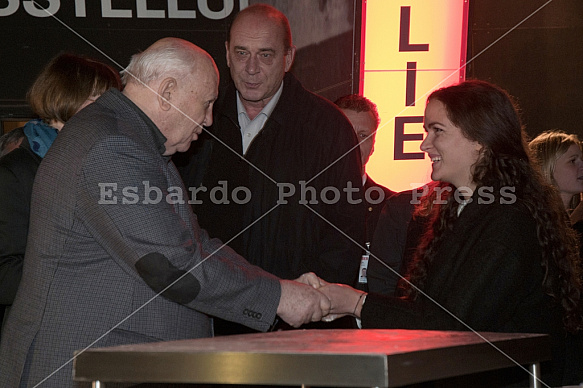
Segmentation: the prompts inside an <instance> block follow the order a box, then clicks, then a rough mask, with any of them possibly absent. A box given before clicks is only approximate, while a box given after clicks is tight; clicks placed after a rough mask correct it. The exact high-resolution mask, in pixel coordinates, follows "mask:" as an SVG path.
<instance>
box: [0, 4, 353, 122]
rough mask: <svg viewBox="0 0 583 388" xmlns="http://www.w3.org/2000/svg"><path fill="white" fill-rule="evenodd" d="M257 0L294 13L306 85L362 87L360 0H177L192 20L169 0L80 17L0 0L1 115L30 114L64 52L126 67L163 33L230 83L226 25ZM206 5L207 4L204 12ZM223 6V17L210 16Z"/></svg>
mask: <svg viewBox="0 0 583 388" xmlns="http://www.w3.org/2000/svg"><path fill="white" fill-rule="evenodd" d="M259 2H263V3H268V4H272V5H274V6H275V7H277V8H278V9H280V10H281V11H283V12H284V13H285V14H286V15H287V16H288V18H289V20H290V24H291V28H292V33H293V38H294V43H295V44H296V46H297V47H298V51H297V54H296V61H295V63H294V66H293V72H294V73H295V74H296V75H297V76H298V78H300V80H301V81H302V82H303V83H304V85H305V86H306V87H307V88H308V89H310V90H312V91H314V92H316V93H319V94H321V95H323V96H325V97H328V98H330V99H334V98H336V97H338V96H340V95H343V94H348V93H351V92H355V91H358V85H357V84H355V82H357V81H358V71H357V70H355V69H358V64H355V63H354V61H355V60H357V59H358V58H359V56H358V53H359V52H360V48H359V44H360V14H361V11H360V9H361V8H360V6H361V0H293V1H292V0H264V1H257V0H204V1H192V0H179V1H178V6H179V8H180V9H181V10H182V11H190V12H195V13H196V17H194V18H192V17H191V18H186V19H184V18H175V17H171V16H170V11H169V10H168V3H169V2H168V1H167V0H148V1H147V2H146V4H147V7H148V10H149V12H154V13H157V14H158V15H163V17H153V18H152V17H149V18H148V17H143V14H142V17H140V16H139V10H138V8H137V5H136V3H137V2H136V1H133V0H132V1H128V0H112V1H111V7H112V9H114V11H111V10H110V11H108V12H105V14H104V11H103V10H102V3H104V1H103V0H82V1H80V3H84V4H85V10H84V14H85V16H82V17H81V16H79V9H78V7H77V6H76V4H75V3H74V2H73V1H72V0H69V1H60V2H58V1H57V0H38V3H39V4H40V5H41V6H42V7H45V8H49V9H51V8H52V12H51V13H52V15H53V16H54V17H53V16H44V17H39V16H34V15H31V14H30V12H28V11H27V9H25V7H24V2H23V1H21V0H4V1H2V0H0V120H19V119H20V120H22V119H27V118H30V117H31V112H30V109H29V108H28V106H27V103H26V101H25V95H26V91H27V90H28V88H29V87H30V85H31V84H32V82H33V81H34V79H35V78H36V76H37V74H38V73H39V72H40V70H41V69H42V67H43V66H44V65H45V64H46V63H47V62H48V61H49V60H50V59H51V58H52V57H53V56H55V55H57V54H58V53H59V52H62V51H69V52H75V53H79V54H85V55H88V56H90V57H93V58H96V59H98V60H101V61H103V62H106V63H108V64H110V65H112V66H114V67H115V68H116V69H118V70H121V69H122V68H123V67H125V66H126V65H127V64H128V62H129V59H130V57H131V55H132V54H134V53H136V52H138V51H141V50H144V49H145V48H146V47H148V46H149V45H150V44H151V43H153V42H154V41H156V40H157V39H160V38H162V37H166V36H176V37H180V38H184V39H187V40H189V41H191V42H193V43H195V44H197V45H199V46H200V47H202V48H204V49H205V50H207V51H208V52H209V53H210V54H211V55H212V56H213V57H214V58H215V61H216V62H217V67H218V68H219V71H220V73H221V84H222V85H224V84H225V83H227V82H228V81H229V73H228V69H227V66H226V60H225V48H224V42H225V38H226V36H227V31H228V27H229V25H230V23H231V21H232V19H233V18H234V16H235V14H236V13H237V12H238V11H239V9H240V7H241V6H244V5H245V4H246V3H247V4H254V3H259ZM29 3H30V2H29ZM200 3H205V4H206V5H207V6H208V10H207V11H206V12H203V10H202V9H201V8H200ZM57 4H59V5H57ZM15 6H16V8H15ZM220 11H224V15H219V14H216V15H215V16H214V17H209V16H208V15H209V14H210V13H212V12H220ZM113 13H118V14H119V13H125V15H126V16H127V15H131V16H130V17H112V16H111V15H112V14H113ZM36 14H37V15H39V14H40V15H42V11H36ZM193 15H194V14H193ZM355 27H356V29H355ZM357 43H358V45H357ZM1 132H2V131H1V130H0V133H1Z"/></svg>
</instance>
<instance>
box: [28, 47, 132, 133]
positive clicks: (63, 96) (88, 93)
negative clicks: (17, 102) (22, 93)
mask: <svg viewBox="0 0 583 388" xmlns="http://www.w3.org/2000/svg"><path fill="white" fill-rule="evenodd" d="M109 88H117V89H121V80H120V76H119V74H118V72H117V71H115V70H114V69H113V68H111V67H110V66H108V65H106V64H104V63H101V62H98V61H96V60H93V59H91V58H87V57H84V56H81V55H76V54H70V53H63V54H59V55H57V56H56V57H54V58H53V59H52V60H51V61H50V62H49V63H48V64H47V65H46V66H45V67H44V69H43V70H42V71H41V73H40V74H39V75H38V77H37V78H36V80H35V81H34V83H33V84H32V86H31V88H30V89H29V91H28V93H27V100H28V103H29V105H30V108H31V109H32V111H33V113H34V114H36V115H37V116H38V117H39V118H40V119H41V120H43V121H44V122H45V123H46V124H48V125H50V126H51V127H54V128H56V129H57V130H59V131H60V130H61V128H63V125H64V124H65V123H66V122H67V121H68V120H69V119H70V118H71V117H72V116H73V115H74V114H75V113H77V112H78V111H80V110H81V109H83V108H84V107H85V106H87V105H89V104H90V103H92V102H93V101H95V100H96V99H97V98H98V97H99V96H101V95H102V94H103V93H104V92H105V91H107V90H108V89H109Z"/></svg>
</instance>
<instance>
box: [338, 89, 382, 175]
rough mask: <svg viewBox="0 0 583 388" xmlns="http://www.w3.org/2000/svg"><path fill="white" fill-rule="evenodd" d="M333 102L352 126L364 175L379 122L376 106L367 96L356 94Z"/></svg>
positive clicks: (372, 149) (372, 150)
mask: <svg viewBox="0 0 583 388" xmlns="http://www.w3.org/2000/svg"><path fill="white" fill-rule="evenodd" d="M334 103H335V104H336V105H337V106H338V107H339V108H340V110H342V112H344V114H345V115H346V117H348V120H350V123H351V124H352V127H353V128H354V132H355V133H356V137H357V138H358V143H359V146H360V158H361V161H362V175H364V174H365V166H366V164H367V163H368V159H369V158H370V156H371V155H372V153H373V152H374V142H375V137H376V131H377V128H378V126H379V123H380V122H381V119H380V117H379V112H378V110H377V106H376V104H375V103H374V102H372V101H371V100H369V99H368V98H366V97H363V96H359V95H358V94H349V95H347V96H343V97H340V98H339V99H337V100H336V101H335V102H334Z"/></svg>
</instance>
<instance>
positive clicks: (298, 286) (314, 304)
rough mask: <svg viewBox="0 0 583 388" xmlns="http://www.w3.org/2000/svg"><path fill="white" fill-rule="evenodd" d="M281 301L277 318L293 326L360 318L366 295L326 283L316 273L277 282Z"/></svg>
mask: <svg viewBox="0 0 583 388" xmlns="http://www.w3.org/2000/svg"><path fill="white" fill-rule="evenodd" d="M280 284H281V298H280V300H279V306H278V308H277V315H279V316H280V318H281V319H283V320H284V321H285V322H287V323H288V324H289V325H291V326H293V327H300V326H301V325H303V324H305V323H310V322H317V321H325V322H331V321H333V320H335V319H337V318H340V317H343V316H346V315H351V316H353V317H356V318H360V311H361V309H362V305H363V303H364V299H365V298H364V296H365V295H366V293H364V292H362V291H359V290H356V289H354V288H352V287H350V286H347V285H344V284H334V283H328V282H326V281H324V280H322V279H320V278H319V277H318V276H316V274H314V273H312V272H309V273H305V274H303V275H302V276H300V277H299V278H297V279H296V280H280Z"/></svg>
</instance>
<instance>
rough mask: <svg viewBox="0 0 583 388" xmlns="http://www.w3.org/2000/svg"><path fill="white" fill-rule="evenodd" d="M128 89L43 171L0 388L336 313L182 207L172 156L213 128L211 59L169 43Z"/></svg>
mask: <svg viewBox="0 0 583 388" xmlns="http://www.w3.org/2000/svg"><path fill="white" fill-rule="evenodd" d="M124 81H125V83H126V87H125V90H124V92H123V93H121V92H119V91H116V90H111V91H109V92H107V93H105V94H104V95H103V96H102V97H101V98H99V99H98V100H97V101H96V102H95V103H94V104H92V105H90V106H89V107H88V108H86V109H84V110H83V111H82V112H80V113H79V114H78V115H77V116H75V117H74V118H73V119H71V120H70V121H69V122H67V124H66V125H65V127H64V129H63V131H62V132H61V134H60V135H59V137H58V138H57V140H56V141H55V143H54V145H53V146H52V148H51V149H50V151H49V153H48V154H47V156H46V157H45V159H44V161H43V163H42V165H41V167H40V168H39V170H38V175H37V181H36V182H35V188H34V193H33V200H32V212H31V214H32V222H31V230H30V235H29V236H30V237H29V244H28V247H27V252H26V256H25V264H24V273H23V279H22V283H21V288H20V289H19V292H18V294H17V297H16V301H15V303H14V306H13V310H12V312H11V314H10V317H9V319H8V322H7V326H6V328H5V332H4V336H3V340H2V345H1V348H0V386H2V387H17V386H27V387H32V386H36V385H37V384H39V383H41V382H42V383H43V384H42V386H43V387H69V386H72V385H73V383H72V381H71V357H72V356H73V351H74V350H76V349H83V348H85V347H89V346H100V347H101V346H110V345H120V344H132V343H138V342H152V341H163V340H178V339H185V338H195V337H204V336H209V335H211V334H212V331H211V320H210V318H209V317H208V316H207V314H208V315H216V316H220V317H222V318H225V319H230V320H233V321H236V322H239V323H241V324H245V325H248V326H250V327H253V328H255V329H259V330H266V329H268V328H269V327H270V326H271V325H272V324H273V322H274V319H275V317H276V314H277V315H279V316H280V317H281V318H282V319H284V320H286V321H287V322H288V323H290V324H292V325H294V326H299V325H300V324H302V323H305V322H310V321H313V320H316V319H319V318H320V317H321V316H322V314H323V313H324V314H325V313H327V310H328V308H329V301H328V300H327V299H326V298H325V297H323V296H322V294H320V293H318V292H317V291H316V290H314V289H313V288H311V287H309V286H306V285H303V284H299V283H295V282H293V281H280V280H278V279H277V278H276V277H274V276H272V275H270V274H268V273H266V272H265V271H263V270H261V269H259V268H257V267H254V266H252V265H250V264H249V263H248V262H246V261H245V260H244V259H243V258H242V257H240V256H238V255H236V254H235V253H234V252H233V251H232V250H230V249H229V248H228V247H226V246H223V245H222V244H221V242H220V241H219V240H216V239H211V238H209V236H208V235H207V233H206V232H205V231H203V230H201V229H200V227H199V226H198V224H197V221H196V218H195V217H194V215H193V213H192V211H191V209H190V207H189V205H188V204H187V203H186V202H185V201H183V200H182V198H181V192H182V191H183V187H182V183H181V181H180V176H179V174H178V172H177V171H176V169H175V167H174V165H173V163H172V162H171V161H170V155H172V154H174V153H175V152H176V151H184V150H186V149H187V148H188V147H189V146H190V142H191V141H193V140H196V139H197V137H198V135H199V134H200V132H201V130H202V126H203V125H210V124H211V123H212V115H211V111H212V106H213V103H214V101H215V100H216V98H217V94H218V90H217V88H218V72H217V70H216V67H215V64H214V62H213V60H212V58H211V57H210V56H209V55H208V54H207V53H206V52H205V51H203V50H202V49H200V48H198V47H197V46H194V45H193V44H191V43H189V42H186V41H183V40H179V39H175V38H166V39H162V40H160V41H158V42H156V43H154V44H153V45H152V46H151V47H149V48H148V49H147V50H146V51H144V52H143V53H141V54H138V55H135V56H134V57H133V58H132V60H131V63H130V65H129V66H128V68H127V69H126V71H125V73H124ZM76 129H77V130H76ZM160 294H161V295H160Z"/></svg>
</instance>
